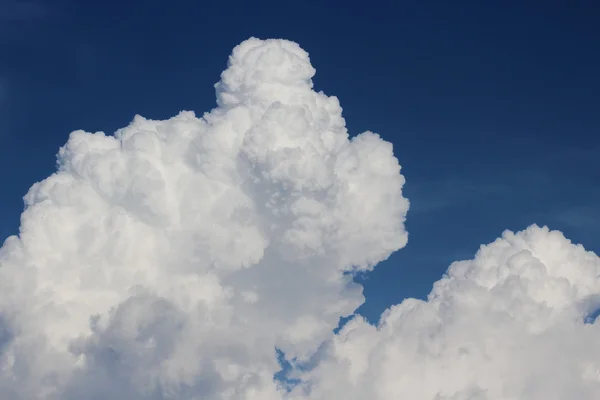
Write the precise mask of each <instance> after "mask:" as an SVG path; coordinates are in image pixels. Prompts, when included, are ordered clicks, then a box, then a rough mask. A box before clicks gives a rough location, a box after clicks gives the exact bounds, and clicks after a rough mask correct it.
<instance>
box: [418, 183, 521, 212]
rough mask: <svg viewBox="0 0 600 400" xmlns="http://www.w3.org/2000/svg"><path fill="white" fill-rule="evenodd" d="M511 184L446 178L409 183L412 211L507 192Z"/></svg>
mask: <svg viewBox="0 0 600 400" xmlns="http://www.w3.org/2000/svg"><path fill="white" fill-rule="evenodd" d="M510 190H511V187H510V186H509V185H506V184H504V183H494V182H475V181H472V180H465V179H460V178H446V179H440V180H434V181H426V182H419V183H416V184H413V185H410V184H409V185H407V195H408V196H409V198H410V199H411V204H413V206H412V209H411V211H412V212H425V211H434V210H438V209H441V208H445V207H450V206H454V205H458V204H462V203H465V202H468V201H470V200H472V199H479V198H481V197H487V196H494V195H499V194H503V193H507V192H508V191H510Z"/></svg>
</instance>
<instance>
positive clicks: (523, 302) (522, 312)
mask: <svg viewBox="0 0 600 400" xmlns="http://www.w3.org/2000/svg"><path fill="white" fill-rule="evenodd" d="M599 276H600V259H599V258H598V257H597V256H596V255H595V254H594V253H592V252H587V251H585V249H584V248H583V247H582V246H579V245H574V244H572V243H571V242H569V241H568V240H567V239H566V238H565V237H564V236H563V235H562V234H561V233H560V232H558V231H550V230H549V229H548V228H545V227H544V228H540V227H538V226H535V225H534V226H531V227H529V228H528V229H526V230H524V231H522V232H519V233H516V234H515V233H513V232H510V231H507V232H505V233H504V235H503V236H502V238H500V239H497V240H496V241H495V242H493V243H491V244H489V245H487V246H482V247H481V249H480V250H479V252H478V253H477V255H476V256H475V258H474V259H473V260H469V261H460V262H455V263H453V264H452V265H451V266H450V268H449V269H448V272H447V274H446V276H444V277H443V278H442V279H441V280H439V281H438V282H436V283H435V284H434V286H433V290H432V291H431V293H430V294H429V296H428V298H427V300H426V301H420V300H416V299H407V300H405V301H403V302H402V303H401V304H399V305H396V306H393V307H391V308H390V309H389V310H387V311H386V312H385V313H384V314H383V315H382V316H381V320H380V321H379V323H378V325H377V326H373V325H370V324H369V323H367V322H366V321H365V320H364V319H362V318H360V317H357V318H354V319H353V320H351V321H350V322H349V323H348V324H346V325H345V326H344V328H343V329H342V330H341V331H340V332H339V334H338V335H337V336H336V337H334V338H333V339H332V340H331V342H330V343H329V346H328V347H327V350H326V355H325V356H323V357H322V361H321V362H320V364H319V365H318V366H317V367H316V368H315V369H314V370H312V371H310V372H308V373H306V374H304V376H302V378H303V380H304V382H305V383H304V385H301V386H298V388H297V389H296V397H295V398H297V399H302V398H306V397H309V398H311V399H332V398H339V399H367V398H368V399H377V400H379V399H381V400H384V399H385V400H388V399H398V398H407V399H431V400H442V399H444V400H451V399H452V400H459V399H460V400H476V399H478V400H479V399H481V400H505V399H506V400H508V399H510V400H512V399H515V400H516V399H532V400H538V399H540V400H541V399H557V400H558V399H567V398H569V399H570V398H573V399H590V400H591V399H597V398H599V397H600V361H599V360H600V342H599V341H598V339H597V337H598V334H600V324H598V323H594V322H595V321H593V320H590V319H589V318H586V317H587V316H589V315H593V314H594V313H595V311H596V310H597V309H598V307H599V306H600V297H599V296H598V295H599V294H600V280H599V279H598V277H599ZM586 322H587V323H586Z"/></svg>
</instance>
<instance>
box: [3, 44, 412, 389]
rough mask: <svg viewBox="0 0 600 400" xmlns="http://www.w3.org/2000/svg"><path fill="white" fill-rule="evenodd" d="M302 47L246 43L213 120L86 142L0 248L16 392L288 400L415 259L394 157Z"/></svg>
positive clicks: (41, 189)
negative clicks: (408, 254)
mask: <svg viewBox="0 0 600 400" xmlns="http://www.w3.org/2000/svg"><path fill="white" fill-rule="evenodd" d="M314 73H315V70H314V68H313V67H312V66H311V64H310V61H309V58H308V54H307V53H306V52H305V51H304V50H302V49H301V48H300V47H299V46H298V45H296V44H295V43H292V42H288V41H279V40H267V41H262V40H258V39H250V40H248V41H245V42H244V43H242V44H240V45H239V46H238V47H236V48H235V49H234V51H233V53H232V55H231V57H230V59H229V65H228V68H227V69H226V70H225V71H224V72H223V74H222V77H221V81H220V82H219V83H218V84H217V85H216V88H217V102H218V107H217V108H215V109H214V110H212V111H211V112H210V113H207V114H205V115H204V116H203V117H202V118H197V117H196V116H195V115H194V114H193V113H191V112H182V113H181V114H179V115H178V116H176V117H173V118H171V119H169V120H167V121H151V120H147V119H144V118H142V117H140V116H137V117H136V118H135V119H134V121H133V122H132V123H131V125H130V126H128V127H126V128H124V129H122V130H119V131H118V132H116V133H115V134H114V135H110V136H107V135H105V134H104V133H101V132H98V133H93V134H92V133H86V132H83V131H77V132H73V133H72V134H71V135H70V138H69V140H68V143H67V144H66V145H65V146H64V147H63V148H61V149H60V152H59V155H58V165H59V166H58V171H57V172H56V173H55V174H53V175H52V176H50V177H48V178H47V179H45V180H44V181H42V182H40V183H37V184H35V185H34V186H33V187H32V188H31V189H30V191H29V193H28V194H27V196H26V197H25V201H26V205H27V208H26V210H25V212H24V213H23V215H22V220H21V229H20V235H19V237H16V236H15V237H10V238H8V240H7V241H6V242H5V243H4V246H3V247H2V249H1V250H0V316H1V327H2V329H1V334H2V337H1V342H2V348H1V351H2V353H1V354H2V356H1V357H2V358H1V362H2V369H1V372H0V397H1V398H5V399H27V400H30V399H84V398H85V399H106V398H112V399H138V398H140V399H141V398H144V399H168V398H177V399H200V398H202V399H261V400H262V399H280V398H281V397H282V396H283V391H281V390H279V389H278V388H277V383H276V382H275V381H274V380H273V375H274V374H275V373H276V372H277V371H278V370H279V369H280V366H279V364H278V362H277V355H276V349H280V350H281V351H283V352H284V353H285V354H286V356H287V357H289V358H295V359H297V360H298V361H302V360H308V359H309V358H310V357H312V356H313V355H314V353H315V352H316V351H317V349H318V348H319V347H320V346H321V344H322V343H323V342H324V341H326V340H327V339H328V338H329V336H330V335H331V331H332V330H333V329H334V328H335V327H336V326H337V324H338V320H339V318H340V317H341V316H346V315H349V314H352V313H353V312H354V310H355V309H356V308H357V307H358V306H359V305H360V304H361V303H362V301H363V296H362V293H361V287H360V286H359V285H357V284H355V283H353V282H352V279H351V274H348V272H351V271H356V270H368V269H370V268H372V267H373V266H374V265H375V264H376V263H378V262H379V261H381V260H383V259H385V258H386V257H388V256H389V255H390V254H391V253H392V252H393V251H395V250H397V249H399V248H401V247H403V246H404V245H405V244H406V241H407V234H406V232H405V230H404V218H405V215H406V212H407V210H408V201H407V200H406V199H405V198H404V197H403V196H402V186H403V184H404V177H403V176H402V175H401V174H400V166H399V164H398V162H397V160H396V158H395V157H394V155H393V151H392V145H391V144H390V143H388V142H385V141H383V140H382V139H380V138H379V136H377V135H376V134H374V133H371V132H365V133H363V134H361V135H359V136H357V137H355V138H353V139H352V140H349V138H348V134H347V131H346V128H345V122H344V119H343V118H342V116H341V112H342V109H341V107H340V105H339V103H338V101H337V99H336V98H335V97H327V96H326V95H324V94H323V93H320V92H319V93H317V92H315V91H313V88H312V82H311V78H312V76H313V75H314Z"/></svg>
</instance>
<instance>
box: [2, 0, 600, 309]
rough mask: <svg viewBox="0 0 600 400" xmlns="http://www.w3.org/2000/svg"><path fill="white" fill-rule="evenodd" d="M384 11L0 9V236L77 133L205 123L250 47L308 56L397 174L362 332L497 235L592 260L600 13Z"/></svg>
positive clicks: (312, 7) (598, 203)
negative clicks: (400, 196)
mask: <svg viewBox="0 0 600 400" xmlns="http://www.w3.org/2000/svg"><path fill="white" fill-rule="evenodd" d="M391 3H392V2H379V1H369V2H352V1H351V2H343V3H342V2H331V1H319V2H316V1H315V2H311V1H305V2H287V1H277V2H274V1H273V2H271V1H260V2H246V1H243V2H242V1H240V2H211V3H204V2H192V1H172V2H165V1H155V0H147V1H138V0H132V1H128V2H126V3H125V2H124V3H123V4H121V2H116V1H106V2H82V1H72V0H60V1H58V0H56V1H38V2H32V1H30V2H19V1H15V0H10V1H9V0H0V51H1V54H2V57H1V58H0V152H1V154H0V168H1V169H2V171H3V174H2V176H1V177H0V185H1V188H2V196H1V197H0V236H2V237H3V238H4V237H6V236H8V235H9V234H13V233H16V232H17V230H18V224H19V214H20V212H21V210H22V196H23V195H24V194H25V193H26V191H27V189H28V188H29V187H30V186H31V184H32V183H33V182H35V181H38V180H40V179H43V178H44V177H46V176H47V175H49V174H50V173H52V172H53V170H54V162H55V154H56V152H57V150H58V148H59V146H61V145H62V144H64V143H65V141H66V139H67V137H68V134H69V133H70V132H71V131H73V130H75V129H85V130H88V131H97V130H103V131H105V132H113V131H114V130H115V129H116V128H119V127H122V126H124V125H126V124H127V123H128V122H129V121H130V120H131V118H132V117H133V115H134V114H136V113H138V114H141V115H143V116H145V117H148V118H155V119H158V118H168V117H170V116H172V115H174V114H176V113H177V112H178V111H180V110H182V109H192V110H194V111H196V112H197V113H199V114H201V113H202V112H204V111H208V110H210V109H211V108H213V107H214V106H215V97H214V88H213V85H214V83H215V82H216V81H217V80H218V79H219V74H220V72H221V71H222V70H223V69H224V68H225V65H226V61H227V57H228V55H229V53H230V51H231V49H232V48H233V47H234V46H235V45H237V44H238V43H240V42H241V41H243V40H244V39H247V38H248V37H250V36H257V37H260V38H268V37H277V38H285V39H290V40H293V41H296V42H298V43H299V44H300V45H301V46H302V47H303V48H304V49H305V50H307V51H308V52H309V53H310V56H311V60H312V63H313V65H314V66H315V68H316V69H317V75H316V77H315V79H314V81H315V86H316V88H317V89H320V90H323V91H324V92H326V93H327V94H329V95H335V96H337V97H339V99H340V102H341V104H342V107H343V108H344V116H345V118H346V122H347V125H348V129H349V131H350V132H351V133H352V134H357V133H360V132H362V131H364V130H367V129H368V130H372V131H375V132H377V133H380V134H381V135H382V136H383V137H384V138H385V139H386V140H389V141H391V142H393V144H394V149H395V153H396V155H397V157H398V158H399V160H400V163H401V165H402V166H403V173H404V174H405V176H406V178H407V185H406V190H405V193H406V196H407V197H408V198H409V199H410V200H411V202H412V208H411V210H410V211H409V215H408V222H407V228H408V230H409V232H410V237H409V244H408V246H407V247H406V248H405V249H403V250H401V251H399V252H398V253H396V254H395V255H393V256H392V257H391V258H390V259H389V260H388V261H386V262H384V263H382V264H380V265H379V266H378V267H377V268H376V270H375V271H374V272H373V273H371V274H369V275H368V276H365V277H364V285H365V293H366V296H367V303H366V304H365V305H364V306H363V307H362V308H361V309H360V311H361V312H362V313H364V314H365V315H366V316H367V317H369V318H376V317H377V316H379V314H380V312H381V311H382V310H383V309H384V308H385V307H387V306H388V305H390V304H393V303H398V302H399V301H400V300H402V298H404V297H409V296H410V297H424V296H426V295H427V293H428V292H429V290H430V287H431V284H432V283H433V282H434V281H435V280H437V279H438V278H439V277H440V276H441V275H442V274H443V272H444V271H445V270H446V268H447V267H448V265H449V264H450V263H451V262H452V261H454V260H460V259H464V258H471V257H472V256H473V255H474V253H475V251H476V250H477V248H478V247H479V245H480V244H482V243H488V242H490V241H492V240H494V239H495V238H496V237H498V236H499V235H500V234H501V232H502V231H503V230H504V229H512V230H521V229H523V228H525V227H526V226H528V225H529V224H531V223H534V222H535V223H538V224H540V225H542V224H547V225H549V226H550V227H551V228H555V229H560V230H562V231H563V232H565V234H566V236H567V237H569V238H571V239H572V240H573V241H576V242H580V243H582V244H584V245H585V246H586V248H588V249H590V250H594V251H596V252H599V251H600V242H599V241H598V237H600V228H599V225H598V224H597V222H596V221H598V218H599V217H600V185H598V183H599V182H600V168H599V167H600V165H599V164H600V161H599V160H600V158H599V157H598V156H597V155H598V152H599V151H600V139H599V138H598V132H600V112H599V111H598V110H599V109H600V96H599V93H600V75H599V74H598V71H599V70H600V52H599V51H598V49H599V47H600V28H598V24H597V21H598V18H599V17H600V12H599V11H600V10H599V9H598V8H599V6H598V5H594V2H592V1H588V2H584V1H574V2H569V3H568V2H563V4H562V5H559V4H558V2H544V3H545V5H544V7H540V4H542V3H540V2H499V1H498V2H496V1H490V2H475V1H469V2H444V1H439V2H427V4H424V2H417V1H408V2H397V3H398V4H396V5H391ZM451 3H452V4H451ZM483 3H485V4H483ZM341 4H343V6H341Z"/></svg>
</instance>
